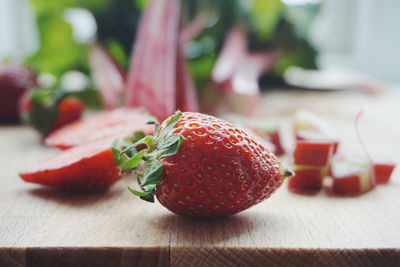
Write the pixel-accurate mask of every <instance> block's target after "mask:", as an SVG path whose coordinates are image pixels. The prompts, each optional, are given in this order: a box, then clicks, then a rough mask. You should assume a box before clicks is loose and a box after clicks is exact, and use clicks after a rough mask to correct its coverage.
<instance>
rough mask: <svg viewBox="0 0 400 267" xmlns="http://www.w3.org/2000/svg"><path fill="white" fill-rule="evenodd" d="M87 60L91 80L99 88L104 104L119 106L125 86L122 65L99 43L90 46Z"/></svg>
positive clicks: (109, 106) (113, 106) (108, 107)
mask: <svg viewBox="0 0 400 267" xmlns="http://www.w3.org/2000/svg"><path fill="white" fill-rule="evenodd" d="M89 62H90V67H91V70H92V76H93V81H94V83H95V85H96V87H97V88H98V89H99V90H100V94H101V97H102V99H103V104H104V106H105V107H106V108H107V109H114V108H117V107H119V106H120V105H121V104H122V95H123V93H124V87H125V72H124V71H123V69H122V67H121V66H119V65H118V63H117V62H116V61H115V60H114V59H113V58H112V57H111V55H110V54H109V53H108V51H107V50H106V48H105V47H103V46H101V45H93V46H91V47H90V50H89Z"/></svg>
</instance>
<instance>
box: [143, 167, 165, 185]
mask: <svg viewBox="0 0 400 267" xmlns="http://www.w3.org/2000/svg"><path fill="white" fill-rule="evenodd" d="M162 172H163V166H162V165H161V164H160V163H159V162H157V164H156V165H155V166H154V167H153V168H152V169H151V170H150V172H148V173H147V174H146V175H145V177H144V178H143V183H142V184H140V187H144V186H148V185H157V184H158V183H159V182H160V177H161V175H162Z"/></svg>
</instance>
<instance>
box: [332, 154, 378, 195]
mask: <svg viewBox="0 0 400 267" xmlns="http://www.w3.org/2000/svg"><path fill="white" fill-rule="evenodd" d="M330 173H331V176H332V186H331V188H330V189H329V190H330V191H331V192H332V193H333V194H336V195H360V194H363V193H366V192H368V191H371V190H372V189H373V188H375V186H376V181H375V177H374V175H373V170H372V166H371V163H370V162H369V161H368V160H367V159H364V158H361V157H358V156H356V155H336V156H335V157H334V158H333V159H332V165H331V171H330Z"/></svg>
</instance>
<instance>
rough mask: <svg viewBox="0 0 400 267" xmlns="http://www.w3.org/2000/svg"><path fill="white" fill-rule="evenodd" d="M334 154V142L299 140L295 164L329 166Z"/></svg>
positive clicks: (294, 157) (295, 152)
mask: <svg viewBox="0 0 400 267" xmlns="http://www.w3.org/2000/svg"><path fill="white" fill-rule="evenodd" d="M332 154H333V143H330V142H310V141H297V142H296V148H295V150H294V153H293V159H294V164H296V165H310V166H314V167H324V166H328V165H329V162H330V159H331V157H332Z"/></svg>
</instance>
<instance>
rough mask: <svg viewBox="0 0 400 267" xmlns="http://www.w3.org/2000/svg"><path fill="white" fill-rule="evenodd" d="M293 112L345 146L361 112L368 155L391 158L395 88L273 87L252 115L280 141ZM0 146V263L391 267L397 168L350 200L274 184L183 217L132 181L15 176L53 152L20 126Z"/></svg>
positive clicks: (399, 185) (397, 128)
mask: <svg viewBox="0 0 400 267" xmlns="http://www.w3.org/2000/svg"><path fill="white" fill-rule="evenodd" d="M299 108H306V109H309V110H312V111H315V112H318V113H319V114H320V115H321V116H323V117H325V118H326V119H327V121H328V122H330V123H331V124H332V125H334V126H335V128H336V129H337V130H338V132H339V134H340V136H341V137H342V138H343V145H342V148H343V149H344V150H346V149H348V150H350V149H359V147H358V146H359V145H358V143H357V141H356V138H355V133H354V127H353V121H354V117H355V114H356V113H357V112H358V111H359V110H360V109H361V108H362V109H363V110H364V116H363V118H362V120H361V131H362V134H363V136H364V138H365V141H366V143H367V144H368V146H369V148H370V150H380V151H381V152H383V153H386V154H390V155H391V156H393V157H394V158H395V159H396V160H397V161H398V162H400V118H399V116H400V95H399V93H395V92H392V93H388V94H385V95H381V96H371V95H363V94H359V93H350V92H348V93H345V92H341V93H334V92H333V93H332V92H331V93H316V92H313V93H309V92H308V93H306V92H297V91H292V92H285V93H284V92H274V93H269V94H267V95H265V97H264V98H263V100H262V105H261V111H260V114H265V116H268V117H272V118H275V119H280V120H281V122H282V125H283V130H284V136H285V137H286V139H287V141H289V140H290V138H289V137H290V134H289V133H288V131H287V129H288V128H290V126H289V125H290V117H291V115H292V114H293V112H294V111H295V110H297V109H299ZM285 129H286V130H285ZM287 145H289V146H290V142H287ZM0 149H1V152H2V153H0V173H1V178H0V266H24V265H27V266H71V265H72V264H75V265H76V266H280V265H283V266H322V265H327V266H396V265H397V266H400V177H399V173H400V171H399V169H400V168H397V170H396V172H395V174H394V176H393V177H392V182H391V183H390V184H388V185H383V186H379V187H378V188H377V189H375V190H374V191H372V192H370V193H367V194H365V195H362V196H359V197H331V196H328V195H326V194H325V193H321V194H319V195H317V196H314V197H307V196H302V195H296V194H292V193H290V192H288V190H287V188H286V186H287V185H286V184H284V185H283V186H282V188H280V190H278V192H276V193H275V194H274V195H273V196H272V197H271V198H270V199H269V200H267V201H265V202H263V203H261V204H259V205H257V206H255V207H253V208H251V209H249V210H247V211H244V212H242V213H240V214H237V215H234V216H231V217H228V218H223V219H217V220H194V219H189V218H183V217H180V216H176V215H174V214H172V213H170V212H168V211H167V210H166V209H164V208H163V207H161V206H160V205H159V204H158V203H157V204H150V203H147V202H144V201H141V200H140V199H137V198H135V197H133V196H132V195H131V194H130V193H129V192H128V191H127V189H126V187H127V186H128V185H130V184H132V183H134V178H133V177H126V178H124V179H122V180H121V181H119V182H118V183H117V184H115V185H114V186H113V187H112V188H110V190H108V191H107V192H103V193H93V194H77V193H75V194H74V193H66V192H59V191H56V190H52V189H49V188H45V187H41V186H38V185H33V184H28V183H25V182H23V181H22V180H20V179H19V177H18V171H20V170H21V169H23V168H25V167H29V166H31V165H33V164H35V163H36V162H38V161H41V160H43V159H46V158H49V157H51V156H52V155H54V154H56V153H57V151H56V150H53V149H49V148H45V147H44V146H42V145H41V144H40V142H39V137H38V136H37V135H36V133H35V132H33V131H32V130H31V129H29V128H27V127H1V128H0Z"/></svg>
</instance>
